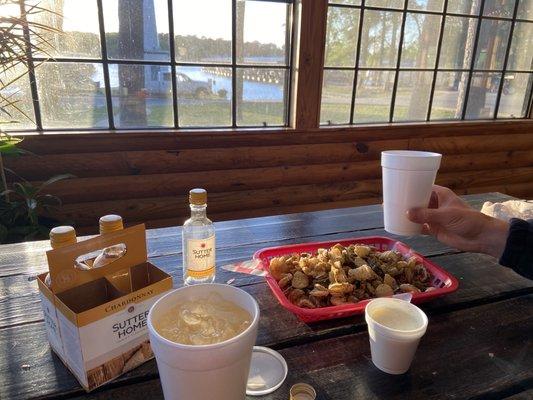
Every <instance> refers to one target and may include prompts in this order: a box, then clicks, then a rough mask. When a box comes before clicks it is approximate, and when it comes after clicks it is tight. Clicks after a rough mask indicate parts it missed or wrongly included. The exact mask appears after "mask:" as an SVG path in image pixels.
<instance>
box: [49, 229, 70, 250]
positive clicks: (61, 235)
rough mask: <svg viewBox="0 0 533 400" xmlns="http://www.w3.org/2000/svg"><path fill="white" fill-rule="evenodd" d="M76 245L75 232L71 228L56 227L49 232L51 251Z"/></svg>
mask: <svg viewBox="0 0 533 400" xmlns="http://www.w3.org/2000/svg"><path fill="white" fill-rule="evenodd" d="M74 243H76V230H75V229H74V228H73V227H72V226H68V225H63V226H56V227H55V228H52V230H51V231H50V245H51V246H52V249H57V248H58V247H63V246H67V245H69V244H74Z"/></svg>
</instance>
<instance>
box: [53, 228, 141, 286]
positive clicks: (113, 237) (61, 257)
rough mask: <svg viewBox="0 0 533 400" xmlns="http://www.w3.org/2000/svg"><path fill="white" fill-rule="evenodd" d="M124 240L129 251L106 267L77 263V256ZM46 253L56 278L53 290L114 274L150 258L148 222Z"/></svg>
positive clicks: (54, 278)
mask: <svg viewBox="0 0 533 400" xmlns="http://www.w3.org/2000/svg"><path fill="white" fill-rule="evenodd" d="M121 243H123V244H125V245H126V253H125V254H124V255H123V256H122V257H120V258H118V259H116V260H114V261H113V262H111V263H109V264H107V265H104V266H103V267H99V268H95V269H88V270H82V269H79V268H77V267H76V265H75V263H76V259H77V258H78V257H79V256H82V255H85V254H88V253H91V252H95V251H98V250H103V249H104V248H106V247H110V246H113V245H117V244H121ZM46 257H47V258H48V266H49V268H50V278H51V279H52V288H51V289H52V292H53V293H56V294H57V293H60V292H63V291H65V290H68V289H72V288H73V287H76V286H80V285H82V284H84V283H88V282H92V281H94V280H97V279H99V278H102V277H104V276H106V275H112V274H113V273H115V272H118V271H120V270H122V269H124V268H128V267H133V266H134V265H138V264H142V263H144V262H146V260H147V255H146V228H145V226H144V224H140V225H136V226H132V227H131V228H126V229H122V230H120V231H115V232H111V233H106V234H104V235H99V236H96V237H94V238H91V239H87V240H83V241H81V242H78V243H76V244H72V245H70V246H65V247H61V248H59V249H55V250H50V251H47V252H46Z"/></svg>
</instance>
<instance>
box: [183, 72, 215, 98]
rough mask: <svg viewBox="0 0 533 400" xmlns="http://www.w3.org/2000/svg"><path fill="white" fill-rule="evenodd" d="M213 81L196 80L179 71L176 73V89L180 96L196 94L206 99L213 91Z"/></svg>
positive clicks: (195, 95) (196, 96)
mask: <svg viewBox="0 0 533 400" xmlns="http://www.w3.org/2000/svg"><path fill="white" fill-rule="evenodd" d="M212 87H213V81H212V80H211V79H208V80H207V81H196V80H194V79H191V78H189V77H188V76H187V75H185V74H183V73H181V72H178V73H176V89H177V93H178V96H179V95H186V96H194V97H195V98H197V99H205V98H206V97H208V96H209V95H211V94H212V93H213V90H212Z"/></svg>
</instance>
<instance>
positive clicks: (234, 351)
mask: <svg viewBox="0 0 533 400" xmlns="http://www.w3.org/2000/svg"><path fill="white" fill-rule="evenodd" d="M213 292H215V293H218V294H219V295H220V296H222V298H224V299H225V300H228V301H232V302H234V303H235V304H237V305H239V306H240V307H242V308H244V309H245V310H246V311H248V312H249V313H250V315H251V316H252V323H251V325H250V326H249V327H248V328H247V329H246V330H245V331H244V332H242V333H240V334H239V335H237V336H235V337H233V338H231V339H229V340H226V341H224V342H221V343H216V344H210V345H203V346H194V345H185V344H179V343H175V342H172V341H170V340H168V339H165V338H164V337H162V336H161V335H160V334H159V333H158V332H157V331H156V330H155V328H154V326H153V321H154V319H155V320H157V319H158V318H159V317H160V316H161V315H162V314H164V313H165V312H167V311H168V310H169V309H171V308H173V307H175V306H176V305H178V304H179V303H180V302H182V301H189V300H195V299H198V298H205V297H207V296H208V295H209V294H210V293H213ZM258 323H259V306H258V305H257V302H256V301H255V299H254V298H253V297H252V296H251V295H249V294H248V293H246V292H245V291H244V290H242V289H239V288H236V287H233V286H230V285H223V284H213V283H211V284H199V285H192V286H185V287H182V288H179V289H176V290H174V291H172V292H170V293H168V294H166V295H165V296H163V297H161V298H160V299H159V300H158V301H157V302H156V303H155V304H154V305H153V306H152V308H151V309H150V313H149V314H148V331H149V334H150V344H151V346H152V350H153V351H154V354H155V358H156V361H157V368H158V370H159V377H160V378H161V385H162V387H163V395H164V397H165V399H166V400H213V399H217V400H238V399H244V398H245V397H246V383H247V380H248V373H249V370H250V361H251V358H252V350H253V347H254V344H255V340H256V338H257V326H258Z"/></svg>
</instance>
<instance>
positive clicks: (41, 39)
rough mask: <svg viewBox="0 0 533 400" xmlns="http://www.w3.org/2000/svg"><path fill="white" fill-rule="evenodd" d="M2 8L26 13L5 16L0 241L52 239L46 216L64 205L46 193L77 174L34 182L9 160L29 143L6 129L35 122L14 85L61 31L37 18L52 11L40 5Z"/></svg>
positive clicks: (0, 73) (0, 43)
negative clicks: (19, 122) (21, 122)
mask: <svg viewBox="0 0 533 400" xmlns="http://www.w3.org/2000/svg"><path fill="white" fill-rule="evenodd" d="M0 6H4V7H23V8H22V9H21V10H24V13H22V12H21V14H24V15H21V16H17V15H16V14H15V15H14V16H5V15H0V243H11V242H18V241H21V240H32V239H40V238H44V237H46V235H47V234H48V231H49V229H50V227H51V226H53V225H55V224H57V221H55V220H53V219H51V218H48V217H46V215H47V214H48V213H49V212H50V211H51V209H52V208H56V207H59V206H60V205H61V201H60V199H59V198H57V197H56V196H53V195H51V194H48V193H47V192H46V189H47V187H48V186H49V185H51V184H53V183H54V182H57V181H59V180H62V179H66V178H68V177H71V175H58V176H54V177H52V178H50V179H48V180H47V181H46V182H43V183H38V184H34V183H32V182H29V181H27V180H26V179H24V178H22V177H20V176H19V175H17V173H16V171H13V170H11V169H8V168H6V166H5V164H4V159H5V158H6V157H20V156H21V155H23V154H24V153H25V150H23V149H21V148H20V147H19V144H20V143H21V142H22V140H23V139H22V138H20V137H14V136H11V135H9V134H7V133H6V132H4V130H3V128H2V127H3V126H5V125H6V124H10V125H12V124H13V123H16V122H17V121H16V118H15V117H14V116H15V115H17V116H21V117H23V118H28V119H30V120H31V117H30V116H28V115H27V113H25V112H24V110H23V109H22V108H21V107H20V106H19V100H18V99H17V96H16V94H17V91H16V90H12V88H13V85H14V84H15V82H17V81H18V80H19V79H21V78H23V77H24V76H25V75H26V74H27V73H28V61H29V58H28V56H29V54H31V52H40V53H42V54H47V53H46V51H45V50H44V49H45V48H46V46H49V45H50V44H49V43H48V40H47V38H46V33H49V32H55V33H58V32H57V30H55V29H54V28H52V27H49V26H46V25H44V24H42V23H38V22H35V19H32V18H31V17H32V16H33V15H34V14H37V13H46V12H51V11H49V10H46V9H44V8H42V7H40V6H39V5H38V4H33V5H25V4H24V2H22V3H21V2H20V1H19V0H0ZM30 38H31V40H30Z"/></svg>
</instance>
